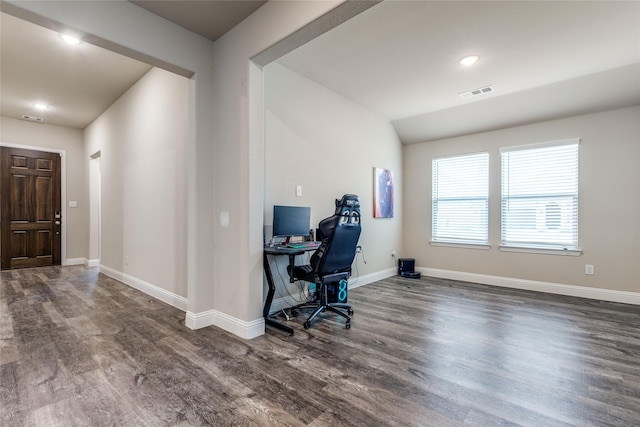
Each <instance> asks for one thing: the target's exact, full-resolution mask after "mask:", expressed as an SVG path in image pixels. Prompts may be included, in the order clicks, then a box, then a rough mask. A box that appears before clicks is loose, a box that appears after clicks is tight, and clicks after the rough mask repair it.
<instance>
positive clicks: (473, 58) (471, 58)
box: [460, 55, 480, 65]
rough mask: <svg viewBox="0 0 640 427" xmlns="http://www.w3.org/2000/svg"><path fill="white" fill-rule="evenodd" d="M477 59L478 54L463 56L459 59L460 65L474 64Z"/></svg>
mask: <svg viewBox="0 0 640 427" xmlns="http://www.w3.org/2000/svg"><path fill="white" fill-rule="evenodd" d="M478 59H480V57H479V56H478V55H471V56H465V57H464V58H462V59H461V60H460V63H461V64H462V65H472V64H475V63H476V61H477V60H478Z"/></svg>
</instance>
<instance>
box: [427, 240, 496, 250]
mask: <svg viewBox="0 0 640 427" xmlns="http://www.w3.org/2000/svg"><path fill="white" fill-rule="evenodd" d="M429 244H430V245H431V246H443V247H449V248H463V249H481V250H489V249H491V245H489V244H487V243H455V242H437V241H434V240H431V241H429Z"/></svg>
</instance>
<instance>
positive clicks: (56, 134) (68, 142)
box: [0, 117, 89, 264]
mask: <svg viewBox="0 0 640 427" xmlns="http://www.w3.org/2000/svg"><path fill="white" fill-rule="evenodd" d="M1 120H2V121H1V122H0V142H2V143H5V144H14V145H22V146H29V147H39V148H42V149H43V150H45V151H46V150H47V149H55V150H65V152H66V155H67V158H66V169H67V176H66V186H67V192H66V200H63V201H62V204H63V205H64V206H65V207H66V206H69V201H71V200H73V201H76V202H77V207H76V208H68V207H66V218H63V220H64V221H65V222H66V226H67V241H66V249H67V250H66V260H63V264H65V263H66V261H67V260H72V262H74V263H75V262H76V261H77V260H79V259H80V260H83V259H85V258H86V257H87V248H88V246H87V244H88V235H87V233H88V230H87V227H88V215H89V199H88V198H87V192H86V188H85V181H84V163H83V155H84V148H83V139H82V131H81V130H78V129H72V128H68V127H64V126H54V125H49V124H46V123H33V122H27V121H25V120H18V119H13V118H9V117H2V118H1Z"/></svg>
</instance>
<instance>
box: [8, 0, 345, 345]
mask: <svg viewBox="0 0 640 427" xmlns="http://www.w3.org/2000/svg"><path fill="white" fill-rule="evenodd" d="M341 3H342V1H341V0H337V1H332V0H330V1H305V2H279V1H278V2H268V3H267V4H265V5H264V6H263V7H261V8H260V9H258V11H256V12H255V13H254V14H253V15H252V16H250V17H249V18H248V19H246V20H245V21H243V22H242V23H240V24H239V25H238V26H236V27H235V28H233V29H232V30H231V31H230V32H228V33H227V34H225V35H224V36H223V37H222V38H221V39H219V40H217V41H216V43H212V42H211V41H209V40H206V39H204V38H203V37H200V36H197V35H195V34H193V33H190V32H189V31H187V30H185V29H184V28H181V27H179V26H177V25H175V24H172V23H170V22H168V21H166V20H164V19H162V18H160V17H158V16H155V15H153V14H151V13H150V12H148V11H146V10H144V9H142V8H139V7H137V6H135V5H134V4H132V3H130V2H122V1H107V2H93V1H79V2H67V1H47V2H23V1H15V0H5V1H3V11H4V12H7V13H10V14H12V15H15V16H18V17H20V18H22V19H26V20H29V21H31V22H34V23H37V24H40V25H43V26H45V27H47V28H51V29H54V30H60V29H64V28H71V29H74V30H76V31H79V32H80V33H81V34H83V35H85V36H86V39H87V40H90V41H91V42H92V43H94V44H97V45H99V46H102V47H105V48H107V49H111V50H114V51H115V52H119V53H122V54H126V55H129V56H131V57H133V58H136V59H139V60H142V61H145V62H148V63H150V64H152V65H155V66H157V67H159V68H163V69H168V70H172V71H176V72H178V73H180V74H182V75H184V76H190V77H191V80H190V97H189V111H190V118H189V121H190V123H189V124H190V126H189V130H190V132H189V147H188V150H187V165H188V167H187V224H188V225H187V236H188V238H187V252H188V260H187V264H188V265H187V282H188V286H187V292H188V301H187V317H186V324H187V325H188V326H189V327H191V328H198V327H203V326H207V325H210V324H216V325H218V326H220V327H222V328H224V329H227V330H230V331H232V332H234V333H236V334H238V335H241V336H245V337H251V336H255V335H258V334H262V333H264V328H263V326H262V325H263V321H262V316H261V312H262V309H261V307H262V303H263V300H264V296H263V292H262V262H261V259H262V217H263V215H262V213H263V197H262V192H263V173H264V159H263V150H264V139H263V134H262V133H263V119H262V117H263V107H262V95H261V94H262V73H261V71H260V69H259V68H258V67H256V66H254V65H252V63H251V60H250V58H252V57H253V56H255V55H256V54H259V53H260V52H261V51H263V50H265V49H267V48H268V47H270V46H272V45H274V44H276V43H277V42H279V41H280V40H282V39H285V38H286V37H287V36H289V35H291V34H293V33H294V32H296V30H298V29H300V28H301V27H303V26H305V25H306V24H309V23H311V22H314V21H315V20H317V19H318V18H320V17H321V16H322V15H323V14H325V13H326V12H328V11H330V10H332V9H333V8H334V7H336V6H338V5H340V4H341ZM334 18H335V17H334ZM334 22H335V19H334ZM214 57H215V64H214ZM214 198H215V204H214ZM221 212H229V213H230V218H231V221H230V223H229V226H228V227H223V226H222V225H221V224H220V223H219V222H218V218H219V215H220V213H221ZM103 237H104V236H103ZM103 255H104V254H103Z"/></svg>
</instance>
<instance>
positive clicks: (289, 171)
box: [264, 62, 403, 292]
mask: <svg viewBox="0 0 640 427" xmlns="http://www.w3.org/2000/svg"><path fill="white" fill-rule="evenodd" d="M264 76H265V80H264V83H265V110H266V111H265V114H266V119H265V120H266V126H265V129H266V131H265V140H266V143H265V201H264V218H265V220H264V223H265V228H266V229H267V236H269V235H270V234H271V232H272V230H271V228H272V227H271V225H272V224H273V205H293V206H310V207H311V223H312V225H313V227H315V226H316V225H317V224H318V222H319V221H320V220H322V219H323V218H326V217H328V216H331V215H333V212H334V207H335V205H334V200H335V199H336V198H340V197H341V196H342V195H343V194H347V193H349V194H357V195H358V196H360V204H361V212H362V234H361V237H360V245H361V246H362V248H363V252H364V259H366V261H367V264H364V262H363V261H362V257H358V259H356V263H357V264H356V267H357V269H354V277H353V279H355V278H356V277H355V276H365V275H368V274H372V273H377V272H380V271H382V270H386V269H393V266H394V264H393V259H392V258H391V256H390V254H391V251H392V250H394V249H395V250H397V251H398V252H399V251H400V249H401V244H402V213H403V210H402V197H401V195H402V145H401V143H400V141H399V139H398V137H397V136H396V133H395V131H394V129H393V127H392V126H391V124H390V123H389V121H388V120H386V119H384V118H383V117H381V116H379V115H377V114H375V113H373V112H371V111H369V110H367V109H365V108H364V107H362V106H360V105H358V104H355V103H353V102H352V101H349V100H347V99H345V98H343V97H342V96H340V95H338V94H336V93H335V92H332V91H330V90H328V89H327V88H325V87H323V86H321V85H319V84H317V83H316V82H314V81H312V80H309V79H307V78H306V77H303V76H302V75H300V74H298V73H296V72H294V71H292V70H290V69H288V68H286V67H285V66H283V65H280V64H279V63H277V62H276V63H272V64H269V65H268V66H266V67H265V68H264ZM374 167H381V168H385V169H390V170H391V171H393V172H394V185H395V194H396V198H395V217H394V218H378V219H374V218H373V182H374V178H373V168H374ZM296 185H301V186H302V197H296V192H295V189H296ZM280 258H286V257H280ZM280 261H282V262H280V263H279V264H286V262H285V261H286V260H284V259H283V260H280ZM282 266H283V265H280V266H279V267H282ZM279 270H282V271H283V272H284V273H283V274H284V276H286V270H284V269H283V268H279ZM276 276H277V275H276ZM278 278H279V277H276V279H278ZM293 291H295V289H292V292H293Z"/></svg>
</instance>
